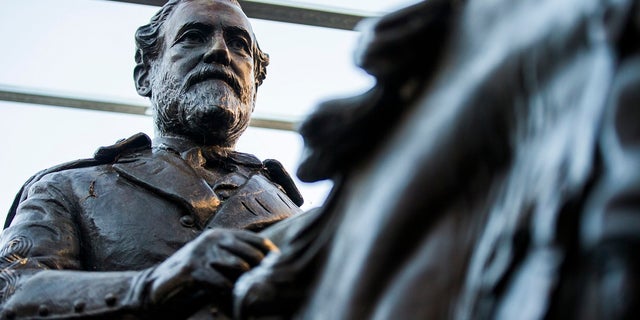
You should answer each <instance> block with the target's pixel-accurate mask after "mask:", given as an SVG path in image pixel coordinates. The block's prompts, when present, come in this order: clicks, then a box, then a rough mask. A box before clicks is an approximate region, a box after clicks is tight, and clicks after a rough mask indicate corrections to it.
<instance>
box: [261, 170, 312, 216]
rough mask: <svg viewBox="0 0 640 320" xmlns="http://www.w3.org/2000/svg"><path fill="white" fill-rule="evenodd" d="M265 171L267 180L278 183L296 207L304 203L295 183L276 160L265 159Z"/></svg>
mask: <svg viewBox="0 0 640 320" xmlns="http://www.w3.org/2000/svg"><path fill="white" fill-rule="evenodd" d="M263 165H264V168H265V171H266V173H267V177H268V178H269V180H271V181H273V182H275V183H277V184H279V185H280V186H281V187H282V188H283V189H284V192H285V193H286V194H287V196H289V199H291V201H293V203H295V204H296V205H297V206H298V207H299V206H301V205H302V204H303V203H304V199H303V198H302V194H300V191H299V190H298V187H296V184H295V183H294V182H293V179H291V176H290V175H289V173H287V171H286V170H285V169H284V167H283V166H282V163H280V162H279V161H278V160H274V159H267V160H264V162H263Z"/></svg>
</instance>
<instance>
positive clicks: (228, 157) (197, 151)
mask: <svg viewBox="0 0 640 320" xmlns="http://www.w3.org/2000/svg"><path fill="white" fill-rule="evenodd" d="M153 146H154V149H160V150H166V151H169V152H173V153H176V154H179V155H180V156H181V157H182V158H183V159H185V160H187V161H188V162H190V163H199V164H203V163H204V162H210V161H212V160H214V161H220V162H222V163H226V162H231V163H235V164H240V165H244V166H247V167H251V168H261V167H262V161H260V160H259V159H258V158H256V157H255V156H254V155H252V154H248V153H243V152H237V151H234V150H233V149H232V148H223V147H216V146H200V145H198V144H197V143H194V142H193V141H191V140H189V139H185V138H182V137H173V136H162V137H157V138H155V139H154V140H153ZM205 159H206V160H205Z"/></svg>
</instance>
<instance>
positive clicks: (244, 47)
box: [227, 37, 250, 52]
mask: <svg viewBox="0 0 640 320" xmlns="http://www.w3.org/2000/svg"><path fill="white" fill-rule="evenodd" d="M227 47H229V49H232V50H236V51H245V52H249V51H250V50H249V43H248V42H247V40H245V39H244V38H242V37H232V38H231V39H229V40H227Z"/></svg>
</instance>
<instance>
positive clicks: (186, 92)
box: [150, 0, 256, 146]
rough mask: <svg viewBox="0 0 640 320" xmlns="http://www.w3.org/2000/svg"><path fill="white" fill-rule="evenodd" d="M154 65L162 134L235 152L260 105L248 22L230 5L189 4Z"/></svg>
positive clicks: (174, 17)
mask: <svg viewBox="0 0 640 320" xmlns="http://www.w3.org/2000/svg"><path fill="white" fill-rule="evenodd" d="M161 36H163V40H164V43H163V47H162V51H161V53H160V55H159V57H158V58H157V60H156V61H154V62H153V63H152V66H151V72H150V82H151V88H152V94H151V100H152V103H153V104H154V107H155V109H156V125H157V126H158V129H159V130H160V133H161V134H170V135H171V134H173V135H182V136H186V137H188V138H190V139H192V140H195V141H197V142H200V143H204V144H209V145H222V146H232V145H233V144H234V143H235V141H236V140H237V138H238V137H239V136H240V135H241V134H242V132H243V131H244V130H245V129H246V127H247V126H248V124H249V119H250V115H251V112H252V111H253V107H254V103H255V93H256V84H255V78H254V68H253V63H254V60H253V47H254V45H255V39H254V38H253V31H252V29H251V25H250V24H249V20H248V19H247V17H246V16H245V14H244V13H243V12H242V10H240V8H239V7H237V6H235V5H233V4H231V3H228V2H226V1H211V0H193V1H185V2H182V3H180V4H179V5H178V7H176V8H175V11H174V12H173V13H172V14H171V15H170V16H169V17H168V19H167V20H166V21H165V24H164V26H163V29H162V30H161Z"/></svg>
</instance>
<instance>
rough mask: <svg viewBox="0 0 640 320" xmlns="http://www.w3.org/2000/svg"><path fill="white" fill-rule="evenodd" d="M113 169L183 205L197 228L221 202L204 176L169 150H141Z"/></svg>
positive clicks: (115, 165)
mask: <svg viewBox="0 0 640 320" xmlns="http://www.w3.org/2000/svg"><path fill="white" fill-rule="evenodd" d="M123 160H124V159H123ZM113 168H114V169H115V170H116V171H117V172H118V173H120V174H121V175H122V176H124V177H126V178H128V179H130V180H132V181H133V182H135V183H137V184H140V185H142V186H144V187H146V188H149V189H152V190H154V191H157V192H159V193H161V194H163V195H165V196H167V197H168V198H170V199H172V200H174V201H177V202H179V203H181V204H182V205H184V206H185V207H186V208H187V209H188V210H189V211H190V213H191V214H193V215H194V217H195V218H196V220H197V222H198V225H199V226H200V227H202V226H203V225H204V223H205V222H206V221H207V220H208V219H209V218H210V217H211V216H212V215H213V214H214V213H215V211H216V210H217V208H218V206H219V205H220V199H218V197H217V196H216V194H215V193H214V192H213V190H211V188H210V187H209V186H208V185H207V183H206V182H205V181H204V179H202V178H200V177H199V176H198V175H196V173H195V172H194V170H193V169H192V168H191V167H190V166H189V165H188V164H187V163H186V162H185V161H184V160H182V159H181V158H180V157H178V156H177V155H174V154H172V153H169V152H166V151H157V152H148V153H144V154H143V155H138V156H137V157H135V158H134V159H127V160H125V161H121V162H118V163H116V164H114V165H113Z"/></svg>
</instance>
